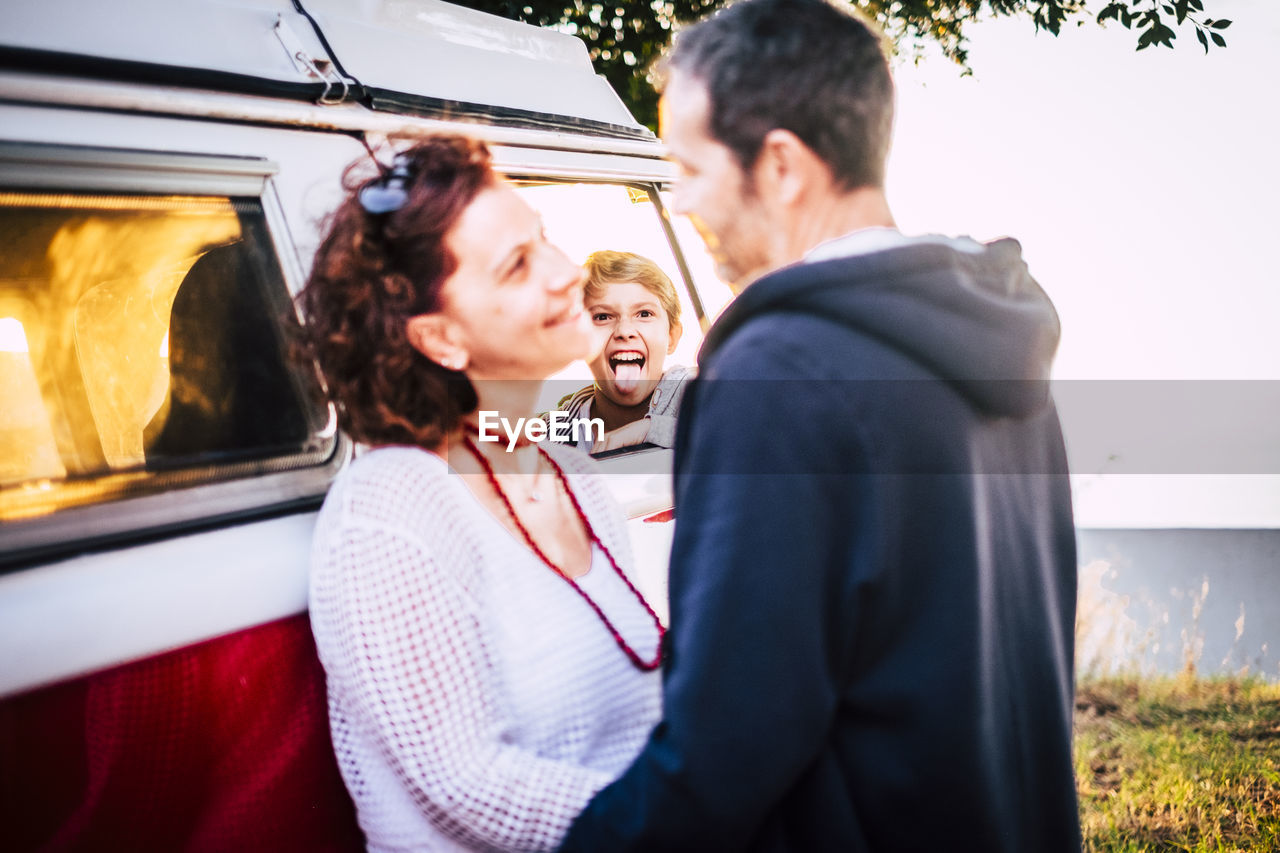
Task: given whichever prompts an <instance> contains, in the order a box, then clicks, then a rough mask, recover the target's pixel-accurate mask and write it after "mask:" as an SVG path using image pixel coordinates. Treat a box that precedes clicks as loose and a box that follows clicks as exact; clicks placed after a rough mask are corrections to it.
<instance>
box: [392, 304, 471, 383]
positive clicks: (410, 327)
mask: <svg viewBox="0 0 1280 853" xmlns="http://www.w3.org/2000/svg"><path fill="white" fill-rule="evenodd" d="M405 334H406V335H408V338H409V345H410V346H412V347H413V348H414V349H416V350H417V351H418V352H420V353H422V354H423V355H425V356H426V357H427V358H429V359H431V360H432V361H434V362H435V363H436V364H438V365H440V366H441V367H443V368H445V369H447V370H465V369H466V367H467V362H468V361H469V356H468V355H467V350H466V348H465V347H464V346H463V345H462V340H461V338H462V335H461V334H460V331H459V329H458V327H457V325H456V324H455V323H454V322H453V321H452V320H450V319H449V318H447V317H445V316H444V315H443V314H418V315H417V316H415V317H410V318H409V319H408V320H407V321H405Z"/></svg>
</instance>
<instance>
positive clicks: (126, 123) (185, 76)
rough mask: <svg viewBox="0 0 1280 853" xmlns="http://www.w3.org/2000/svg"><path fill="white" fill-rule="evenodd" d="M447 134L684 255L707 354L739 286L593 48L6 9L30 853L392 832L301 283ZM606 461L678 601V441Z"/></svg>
mask: <svg viewBox="0 0 1280 853" xmlns="http://www.w3.org/2000/svg"><path fill="white" fill-rule="evenodd" d="M433 131H461V132H465V133H469V134H472V135H474V136H478V137H480V138H483V139H485V140H486V141H488V142H489V143H490V144H491V146H492V148H493V152H494V156H495V161H496V163H497V165H498V167H499V168H500V169H501V170H502V171H503V172H505V173H506V174H507V175H508V176H509V177H510V178H511V179H512V180H514V181H516V182H517V183H518V185H519V186H520V187H521V192H522V193H523V194H524V195H525V197H526V198H527V199H528V200H529V202H530V203H531V204H532V205H533V206H534V207H535V208H537V209H538V210H539V211H540V212H541V213H542V215H543V217H544V219H545V221H546V225H547V230H548V233H549V235H550V237H551V239H552V240H553V241H554V242H557V243H559V244H560V245H561V246H562V247H564V248H565V249H566V250H567V251H568V252H569V254H570V255H571V256H573V257H575V258H577V259H579V260H581V259H583V258H585V256H586V255H587V254H588V253H589V252H591V251H594V250H597V249H618V250H624V251H632V252H637V253H639V254H643V255H646V256H647V257H650V258H652V259H653V260H655V261H656V262H657V263H658V264H659V266H661V267H663V268H664V269H665V270H666V271H667V272H668V274H669V275H670V277H671V278H672V280H673V281H675V282H676V284H677V288H678V289H679V290H681V298H682V301H683V302H684V320H685V322H684V326H685V336H684V338H683V340H682V342H681V346H680V348H679V350H678V351H677V352H676V354H675V356H674V357H673V359H672V360H673V361H674V362H678V363H683V364H692V363H693V361H694V356H695V354H696V351H697V346H698V343H699V342H700V339H701V335H700V334H699V331H700V328H699V327H701V329H703V330H705V328H706V325H707V322H708V317H709V316H710V315H711V314H713V313H714V311H715V310H716V309H718V308H719V307H720V306H722V305H723V304H724V302H725V301H727V299H728V295H729V294H728V290H727V289H726V288H725V287H724V285H723V284H721V283H720V282H719V281H717V280H716V279H715V277H714V274H713V272H712V268H711V265H710V263H709V262H708V260H707V258H706V257H705V254H704V250H703V248H702V246H701V244H700V242H699V241H698V240H697V239H696V238H695V237H694V235H693V234H692V231H691V230H690V229H688V227H687V225H684V224H681V223H679V222H676V221H674V220H672V219H671V218H670V217H668V215H667V213H666V211H665V208H664V186H665V184H666V183H667V182H668V181H669V180H670V179H671V178H672V176H673V172H672V168H671V167H670V166H669V165H668V164H667V163H666V162H665V161H664V160H663V151H662V148H661V146H660V145H659V143H658V142H657V140H656V139H655V138H654V136H653V134H652V133H651V132H650V131H648V130H647V129H646V128H644V127H642V126H640V125H638V124H637V123H636V122H635V121H634V119H632V117H631V116H630V114H629V113H628V112H627V110H626V108H625V107H624V106H623V105H622V103H621V101H619V99H618V98H617V96H616V95H615V93H614V92H613V91H612V90H611V89H610V88H609V87H608V85H607V84H606V83H605V82H604V80H603V79H602V78H600V77H598V76H596V75H595V74H594V73H593V71H592V69H591V65H590V62H589V59H588V57H587V53H586V50H585V48H584V46H583V44H582V43H581V42H580V41H578V40H577V39H575V38H573V37H571V36H567V35H564V34H560V33H556V32H551V31H546V30H539V29H536V28H533V27H528V26H525V25H521V24H517V23H514V22H510V21H506V20H502V19H499V18H495V17H492V16H489V15H485V14H481V13H478V12H474V11H471V10H466V9H461V8H458V7H454V6H450V5H448V4H445V3H442V2H437V0H383V2H381V3H379V2H361V3H349V2H343V0H304V2H300V0H293V2H290V0H131V2H129V3H126V4H103V3H91V2H87V0H6V2H5V3H4V4H3V5H0V400H3V403H2V404H0V650H2V651H0V826H4V827H5V836H6V839H7V842H12V843H13V844H14V846H13V847H10V848H9V849H19V850H25V849H86V848H91V849H99V848H104V847H110V848H113V849H117V848H118V849H184V850H192V849H218V850H222V849H230V848H237V849H243V848H248V849H270V850H282V849H307V850H315V849H350V848H358V847H359V846H360V845H361V838H360V835H359V831H358V829H357V828H356V825H355V821H354V815H353V813H352V809H351V805H350V802H349V800H348V799H347V797H346V793H345V790H344V789H343V787H342V783H341V780H340V778H339V777H338V775H337V770H336V765H335V763H334V760H333V755H332V748H331V745H330V743H329V740H328V725H327V720H326V718H325V707H324V685H323V673H322V671H321V670H320V668H319V664H318V662H317V661H316V659H315V654H314V648H313V646H312V645H311V637H310V630H309V626H308V623H307V618H306V603H307V602H306V595H307V560H308V549H309V543H310V536H311V528H312V525H313V523H314V518H315V511H316V509H317V508H318V506H319V504H320V502H321V501H322V500H323V497H324V494H325V491H326V489H327V488H328V484H329V483H330V482H331V480H332V479H333V477H334V475H335V474H336V473H337V472H338V471H339V470H340V469H341V468H342V467H343V465H345V464H346V463H347V461H348V460H349V458H350V456H351V454H352V447H351V444H350V442H349V441H348V440H347V439H346V438H345V437H344V436H343V435H342V434H341V433H340V432H339V431H338V430H337V429H336V428H335V418H334V414H333V412H332V411H330V410H327V409H325V408H324V407H323V406H321V405H319V404H317V403H315V402H314V396H313V394H312V393H311V392H312V391H313V390H314V387H315V383H316V382H317V379H316V376H315V373H314V371H313V370H308V369H306V368H305V367H300V366H299V365H298V364H297V363H296V362H295V361H293V360H291V359H290V357H289V340H290V327H291V326H292V325H293V324H295V323H296V322H297V318H296V313H295V312H294V311H293V306H292V301H291V296H292V295H293V294H296V293H297V291H298V289H299V288H300V287H301V284H302V282H303V281H304V280H305V277H306V273H307V269H308V265H309V262H310V258H311V255H312V253H313V251H314V249H315V247H316V245H317V244H318V242H319V239H320V236H321V228H322V226H323V219H324V217H325V215H326V214H327V213H328V212H329V211H330V210H332V208H333V207H334V206H335V205H336V203H337V202H338V200H339V199H340V197H341V188H340V177H341V175H342V173H343V170H344V168H345V167H346V166H347V165H348V164H350V163H352V162H353V161H357V160H359V159H360V158H362V157H364V158H368V157H369V154H368V152H367V149H366V146H368V147H371V148H372V149H374V150H375V151H377V152H381V154H382V156H384V157H385V158H386V159H389V158H390V144H389V143H388V139H389V138H392V139H394V138H396V137H402V136H409V137H412V136H414V135H421V134H424V133H430V132H433ZM569 377H570V380H573V381H570V380H566V382H569V384H568V385H563V384H562V385H558V386H557V391H558V390H560V389H564V388H570V387H576V386H580V385H582V384H585V383H586V382H588V381H589V374H588V373H587V372H586V369H585V365H579V366H577V367H576V368H575V369H571V370H570V371H569ZM575 383H576V385H575ZM552 402H554V401H552ZM601 464H602V466H603V467H604V470H605V471H606V472H607V473H608V476H609V477H610V480H611V483H612V484H613V485H614V486H615V487H616V489H615V491H616V494H617V496H618V498H619V500H620V502H621V503H622V504H623V506H624V508H625V510H626V511H627V513H628V515H629V517H630V518H631V519H632V522H633V523H632V524H631V528H632V530H633V534H634V538H635V540H636V542H637V545H638V548H639V550H640V551H641V552H642V562H643V563H644V565H645V566H646V569H647V575H646V581H645V585H646V587H647V591H648V592H650V593H651V594H654V595H658V596H661V595H662V593H663V592H664V591H665V590H664V585H663V581H662V577H663V574H664V572H665V564H664V560H665V548H666V544H667V542H668V541H669V536H670V527H671V525H670V523H669V521H670V518H671V513H670V508H671V493H670V481H669V470H670V451H667V450H662V449H659V448H648V449H640V450H636V451H633V452H628V453H623V454H621V455H618V456H616V457H611V458H609V459H606V460H602V463H601Z"/></svg>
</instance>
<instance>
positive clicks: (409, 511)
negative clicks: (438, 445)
mask: <svg viewBox="0 0 1280 853" xmlns="http://www.w3.org/2000/svg"><path fill="white" fill-rule="evenodd" d="M452 476H453V474H452V472H451V470H450V468H449V466H448V464H447V463H446V462H445V461H444V460H443V459H442V458H440V457H439V456H437V455H436V454H434V453H432V452H430V451H427V450H423V449H421V448H417V447H408V446H388V447H377V448H374V449H371V450H366V451H364V452H362V453H360V454H359V455H358V456H357V457H356V458H355V459H354V460H353V461H352V463H351V464H350V465H348V466H347V467H346V468H344V469H343V470H342V472H341V473H339V474H338V476H337V478H336V479H335V480H334V483H333V486H332V487H331V488H330V490H329V495H328V497H327V498H326V499H325V508H326V511H327V514H328V515H329V516H330V517H332V516H333V514H334V512H335V511H336V512H339V513H340V514H341V516H342V518H343V519H344V520H345V521H346V522H348V523H351V524H377V525H390V526H395V525H409V526H412V527H414V528H415V529H417V528H420V526H421V523H422V518H423V517H424V516H426V517H431V516H434V515H438V514H439V512H440V511H441V510H442V509H444V508H445V505H447V504H449V503H451V502H453V496H454V495H455V490H454V489H453V488H452V487H450V484H449V483H448V479H449V478H450V477H452Z"/></svg>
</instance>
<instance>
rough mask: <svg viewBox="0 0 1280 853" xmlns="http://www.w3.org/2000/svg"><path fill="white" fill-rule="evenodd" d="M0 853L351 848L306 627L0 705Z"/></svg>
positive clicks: (239, 638) (262, 630)
mask: <svg viewBox="0 0 1280 853" xmlns="http://www.w3.org/2000/svg"><path fill="white" fill-rule="evenodd" d="M0 849H5V850H49V851H54V850H58V851H61V850H108V849H112V850H184V851H225V850H261V851H268V850H269V851H316V850H318V851H346V850H353V851H354V850H361V849H363V837H362V835H361V833H360V831H359V828H358V827H357V824H356V819H355V810H354V807H353V806H352V803H351V799H350V797H349V796H348V795H347V792H346V789H345V787H344V786H343V784H342V778H341V776H340V775H339V773H338V767H337V763H336V761H335V760H334V756H333V748H332V745H331V743H330V740H329V722H328V713H327V710H326V705H325V689H324V671H323V670H322V669H321V667H320V662H319V660H318V659H317V658H316V652H315V645H314V642H313V640H312V637H311V628H310V625H309V623H308V621H307V616H306V614H305V613H304V614H301V615H298V616H294V617H290V618H288V619H283V620H281V621H278V622H272V623H269V624H266V625H261V626H258V627H255V628H251V629H248V630H245V631H239V632H237V633H235V634H230V635H228V636H225V637H220V638H217V639H214V640H210V641H208V642H204V643H199V644H196V645H192V646H188V647H186V648H183V649H179V650H177V651H174V652H169V653H166V654H163V655H159V656H157V657H153V658H149V659H147V660H143V661H138V662H135V663H131V664H127V665H124V666H121V667H117V668H114V669H111V670H107V671H104V672H100V673H95V674H93V675H91V676H86V677H84V678H80V679H76V680H74V681H70V682H67V683H65V684H59V685H55V686H52V687H47V688H42V689H40V690H37V691H33V692H31V693H27V694H23V695H20V696H16V697H12V698H10V699H7V700H5V701H3V702H0Z"/></svg>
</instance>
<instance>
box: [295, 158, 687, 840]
mask: <svg viewBox="0 0 1280 853" xmlns="http://www.w3.org/2000/svg"><path fill="white" fill-rule="evenodd" d="M301 303H302V307H303V311H304V313H305V314H306V316H307V319H308V327H309V337H310V341H311V349H312V351H313V354H314V355H315V357H316V359H317V360H318V363H319V364H320V367H321V371H322V372H323V374H324V376H325V379H326V382H327V384H328V387H329V391H330V394H331V395H332V397H333V400H334V402H335V404H336V405H337V408H338V412H339V416H340V419H341V423H342V426H343V428H344V429H345V430H346V431H347V433H348V434H349V435H350V436H351V437H352V438H354V439H355V440H356V441H359V442H361V443H363V444H365V445H367V446H368V447H370V448H371V449H370V450H368V451H367V452H365V453H362V454H360V455H359V457H358V458H357V459H356V460H355V462H354V463H353V464H352V465H350V466H349V467H348V468H347V469H346V470H345V471H343V473H342V474H341V475H339V477H338V479H337V481H336V482H335V484H334V486H333V489H332V490H331V491H330V493H329V496H328V498H327V499H326V501H325V505H324V509H323V510H322V512H321V514H320V518H319V521H318V523H317V527H316V534H315V542H314V550H313V555H312V575H311V618H312V624H313V630H314V632H315V636H316V645H317V648H318V650H319V653H320V659H321V661H322V663H323V664H324V667H325V672H326V676H327V683H328V689H329V712H330V721H331V726H332V734H333V743H334V749H335V751H336V752H337V757H338V763H339V766H340V767H341V769H342V773H343V777H344V779H345V780H346V783H347V788H348V790H349V791H350V792H351V795H352V797H353V798H354V800H355V803H356V808H357V812H358V814H359V818H360V825H361V827H362V828H363V830H364V832H365V835H366V838H367V841H368V845H369V847H370V849H374V850H409V849H415V850H423V849H429V850H471V849H486V850H488V849H501V850H546V849H554V848H555V847H556V846H557V844H558V843H559V841H560V839H561V838H562V837H563V835H564V833H565V831H566V830H567V829H568V826H569V823H570V822H571V821H572V819H573V818H574V816H575V815H576V814H577V813H578V812H579V811H580V810H581V809H582V808H583V806H585V804H586V803H587V801H588V800H589V799H590V798H591V796H592V795H593V794H594V793H595V792H596V791H597V790H599V789H600V788H601V787H603V786H604V785H605V784H607V783H608V782H609V781H611V780H612V779H613V778H614V777H616V776H617V775H618V774H620V773H621V771H622V770H623V769H624V768H625V767H626V766H627V764H628V763H629V762H630V760H631V758H632V757H633V756H634V755H635V754H636V753H637V752H638V751H639V748H640V746H641V744H642V743H643V741H644V739H645V737H646V736H647V735H648V732H649V730H650V728H651V727H652V726H653V724H654V723H655V722H656V720H657V717H658V714H659V706H660V698H659V690H660V687H659V682H658V677H659V676H658V673H657V671H656V669H657V666H658V663H659V656H660V651H659V649H660V644H661V638H662V629H661V626H660V625H659V624H658V621H657V617H655V616H654V615H653V610H652V608H650V607H649V605H648V604H647V603H646V602H645V601H644V600H643V598H641V596H640V595H639V593H637V592H636V590H635V587H634V586H633V585H632V584H631V581H630V580H629V579H628V578H627V576H626V572H627V570H628V566H627V565H626V561H627V559H628V555H627V544H626V539H625V536H626V533H625V527H624V523H623V519H622V518H621V516H620V515H619V513H618V512H617V511H616V509H615V508H614V507H613V506H612V504H611V503H610V500H609V497H608V494H607V493H606V491H605V487H604V485H603V483H601V482H600V481H599V479H598V478H594V477H592V476H591V474H590V469H589V468H588V467H587V466H588V465H589V464H590V461H589V460H586V459H585V458H582V457H581V456H579V455H577V454H576V452H575V451H572V450H567V449H565V448H555V447H552V448H550V450H551V453H550V454H548V453H547V452H544V450H543V449H542V448H541V447H540V446H538V445H532V444H526V446H524V447H520V448H518V449H516V450H515V451H514V452H507V450H506V447H507V444H506V442H496V443H494V442H480V441H477V440H476V426H477V415H478V412H480V411H497V412H500V413H501V415H502V416H503V417H509V418H510V419H511V420H512V421H514V419H515V417H517V416H523V415H526V414H529V413H531V412H532V411H533V410H534V406H535V404H536V399H537V396H538V392H539V388H540V381H530V380H542V379H544V378H545V377H547V376H548V375H550V374H551V373H554V372H555V371H557V370H559V369H561V368H563V367H564V366H565V365H567V364H568V363H569V362H571V361H572V360H574V359H577V358H582V357H590V356H591V355H592V354H593V349H594V347H593V339H594V333H593V330H592V329H591V326H590V320H589V318H588V317H587V315H586V314H585V313H584V311H583V306H582V271H581V269H579V268H578V267H576V266H575V265H573V264H572V263H570V261H569V260H568V259H567V258H566V257H565V256H564V255H563V254H562V253H561V252H560V251H559V250H558V249H556V248H555V247H554V246H551V245H550V244H548V243H547V241H546V239H545V238H544V236H543V234H542V227H541V223H540V221H539V219H538V217H537V215H536V214H535V213H534V212H533V211H532V210H530V209H529V207H528V206H527V205H526V204H525V203H524V202H523V201H522V200H521V199H520V197H519V196H518V195H517V194H516V192H515V191H514V190H513V189H512V188H511V187H510V186H508V185H507V184H505V183H503V182H502V181H500V180H499V179H498V178H497V177H496V176H495V175H494V173H493V171H492V170H491V168H490V162H489V155H488V152H487V151H486V149H485V148H484V146H483V145H482V144H480V143H478V142H474V141H471V140H467V139H464V138H461V137H440V138H432V139H428V140H425V141H422V142H420V143H418V144H416V145H414V146H413V147H412V148H410V149H409V150H407V151H405V152H404V153H402V154H401V155H399V156H398V157H397V158H396V161H395V165H394V167H393V168H392V169H391V170H390V172H389V173H387V174H384V175H382V176H379V177H377V178H375V179H373V180H369V181H366V182H365V183H364V184H363V185H361V186H357V187H353V192H352V193H351V195H350V196H349V197H348V198H347V200H346V201H345V202H344V204H343V205H342V206H341V207H340V208H339V210H338V211H337V213H336V214H335V218H334V220H333V223H332V226H331V230H330V233H329V234H328V236H327V237H326V238H325V240H324V242H323V244H322V245H321V247H320V250H319V252H318V253H317V255H316V260H315V266H314V269H313V272H312V276H311V280H310V281H309V282H308V284H307V287H306V289H305V291H304V292H303V294H302V297H301Z"/></svg>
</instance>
